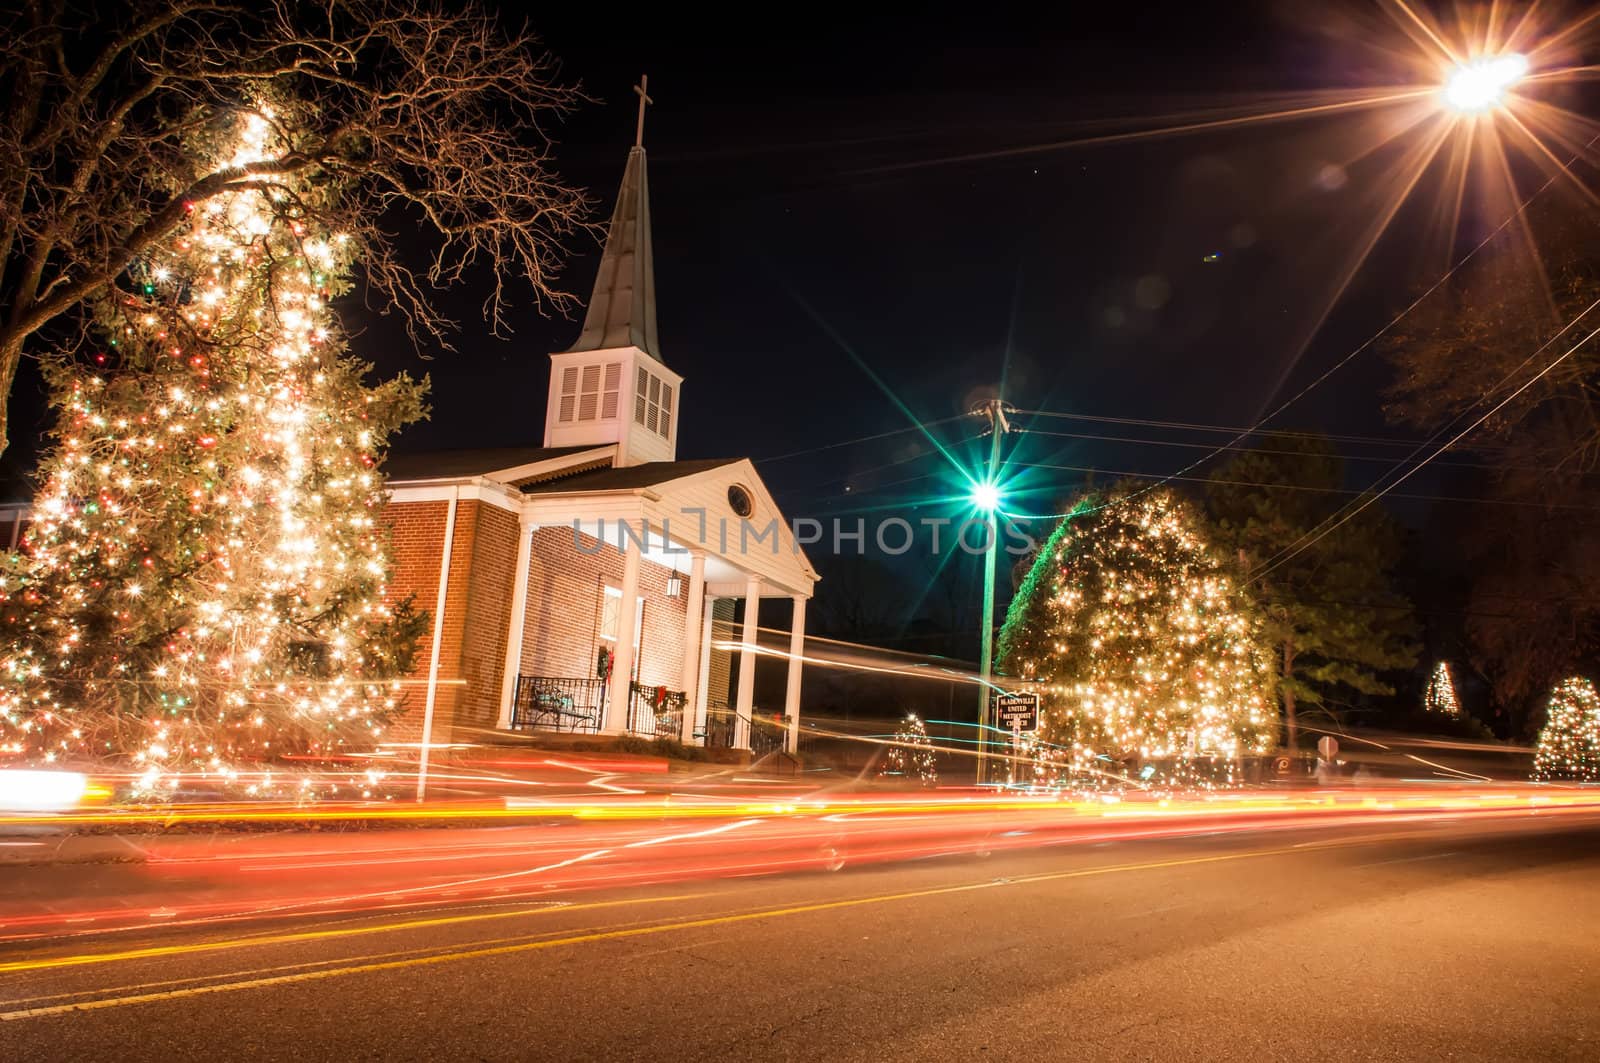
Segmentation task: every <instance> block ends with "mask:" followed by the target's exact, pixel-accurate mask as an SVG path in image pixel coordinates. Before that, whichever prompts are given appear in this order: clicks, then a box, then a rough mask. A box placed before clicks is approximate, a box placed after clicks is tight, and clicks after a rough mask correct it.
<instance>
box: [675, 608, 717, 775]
mask: <svg viewBox="0 0 1600 1063" xmlns="http://www.w3.org/2000/svg"><path fill="white" fill-rule="evenodd" d="M716 601H717V600H716V598H714V597H707V598H706V600H705V602H704V603H703V604H702V605H701V607H700V611H701V614H702V615H701V616H700V617H699V618H697V619H695V621H694V622H695V623H697V624H699V625H700V663H699V665H698V668H697V670H696V672H695V687H694V699H693V702H692V704H693V710H692V711H691V712H690V715H691V716H693V717H694V724H693V725H692V726H691V727H690V729H689V733H688V735H686V736H685V737H684V739H683V740H684V741H685V742H693V743H694V744H695V745H697V746H703V745H705V744H706V740H705V738H704V737H703V736H704V735H705V732H706V726H707V719H706V706H707V705H708V704H709V703H710V698H711V690H710V687H711V640H712V638H713V637H714V636H715V634H716V623H717V617H716V613H715V611H714V610H713V608H712V606H714V605H715V604H716ZM697 731H698V732H699V733H700V734H701V736H702V737H700V738H695V737H694V735H695V732H697Z"/></svg>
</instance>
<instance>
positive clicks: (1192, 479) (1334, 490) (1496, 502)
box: [1013, 462, 1600, 516]
mask: <svg viewBox="0 0 1600 1063" xmlns="http://www.w3.org/2000/svg"><path fill="white" fill-rule="evenodd" d="M1013 467H1020V468H1025V469H1059V470H1062V471H1065V472H1086V473H1103V474H1104V475H1106V476H1126V477H1129V478H1130V479H1135V480H1158V481H1160V482H1162V483H1165V482H1168V481H1171V480H1181V481H1185V482H1187V483H1199V484H1219V485H1222V486H1226V487H1261V488H1267V489H1270V490H1274V491H1280V490H1281V491H1309V492H1314V493H1317V494H1334V495H1356V496H1362V495H1366V494H1369V493H1370V492H1371V488H1368V489H1366V490H1357V489H1356V488H1353V487H1312V486H1309V485H1307V484H1289V483H1258V482H1256V481H1253V480H1218V479H1214V478H1212V477H1209V476H1180V475H1177V474H1164V473H1148V472H1132V471H1128V470H1124V469H1106V468H1102V467H1099V466H1095V465H1055V464H1046V463H1043V462H1014V463H1013ZM1157 486H1159V484H1157ZM1393 497H1395V498H1403V499H1406V500H1407V501H1413V502H1461V503H1465V504H1468V505H1490V506H1531V507H1534V508H1536V509H1570V510H1580V511H1582V512H1586V513H1600V506H1575V505H1569V504H1566V503H1561V502H1522V501H1518V500H1516V499H1508V498H1466V497H1463V496H1460V495H1422V494H1396V495H1394V496H1393ZM1016 515H1017V516H1023V515H1024V514H1016Z"/></svg>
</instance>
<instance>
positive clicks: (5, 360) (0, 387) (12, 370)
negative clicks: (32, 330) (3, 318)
mask: <svg viewBox="0 0 1600 1063" xmlns="http://www.w3.org/2000/svg"><path fill="white" fill-rule="evenodd" d="M21 364H22V336H21V335H19V334H16V333H15V332H13V331H12V330H10V329H7V330H5V331H3V332H0V454H4V453H5V452H6V448H7V447H8V446H10V444H11V388H12V386H13V385H14V384H15V383H16V380H17V367H18V366H20V365H21Z"/></svg>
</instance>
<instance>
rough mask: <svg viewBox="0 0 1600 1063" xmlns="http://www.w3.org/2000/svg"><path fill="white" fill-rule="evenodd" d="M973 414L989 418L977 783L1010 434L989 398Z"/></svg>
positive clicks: (982, 773)
mask: <svg viewBox="0 0 1600 1063" xmlns="http://www.w3.org/2000/svg"><path fill="white" fill-rule="evenodd" d="M972 412H973V415H974V416H978V417H987V418H989V467H988V468H987V469H986V470H985V472H984V477H983V483H982V484H981V485H980V488H981V490H979V491H975V492H974V500H975V501H976V502H977V504H978V506H979V508H980V509H982V510H983V511H984V519H985V521H986V522H987V537H986V540H985V543H986V545H985V548H984V559H983V627H982V629H981V630H980V632H979V639H978V775H977V781H978V782H979V783H983V782H986V781H988V770H987V769H988V763H987V762H988V752H989V706H990V703H991V701H992V699H991V698H990V696H989V692H990V686H991V682H990V680H991V676H992V675H993V673H994V577H995V565H996V563H997V561H998V559H999V552H1000V549H999V548H1000V436H1001V435H1002V434H1004V433H1006V432H1009V431H1011V425H1010V423H1009V422H1007V421H1006V408H1005V404H1004V403H1002V402H1001V401H1000V400H999V399H990V400H989V401H988V402H985V403H981V404H979V405H978V406H976V407H974V408H973V411H972Z"/></svg>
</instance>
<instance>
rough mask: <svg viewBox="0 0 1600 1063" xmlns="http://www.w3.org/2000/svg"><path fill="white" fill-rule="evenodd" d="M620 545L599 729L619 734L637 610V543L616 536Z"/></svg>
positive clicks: (624, 716) (624, 724) (623, 722)
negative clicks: (618, 587) (612, 646)
mask: <svg viewBox="0 0 1600 1063" xmlns="http://www.w3.org/2000/svg"><path fill="white" fill-rule="evenodd" d="M619 543H620V544H621V546H622V551H623V553H622V601H621V602H619V603H617V608H618V609H619V610H620V611H619V612H618V614H617V648H616V651H615V652H614V653H613V654H612V657H611V687H610V689H609V690H608V691H607V696H606V719H605V726H604V727H603V728H601V729H602V730H604V731H606V732H608V733H610V734H621V733H622V732H623V731H626V730H627V729H628V683H629V681H630V680H631V679H632V677H633V638H634V624H635V623H637V621H638V613H639V559H640V556H641V555H642V553H643V550H642V549H641V548H640V546H639V544H638V543H631V544H630V543H628V542H627V537H626V536H622V537H621V538H620V539H619Z"/></svg>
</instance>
